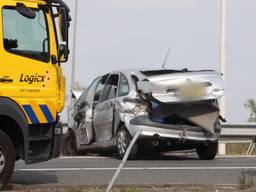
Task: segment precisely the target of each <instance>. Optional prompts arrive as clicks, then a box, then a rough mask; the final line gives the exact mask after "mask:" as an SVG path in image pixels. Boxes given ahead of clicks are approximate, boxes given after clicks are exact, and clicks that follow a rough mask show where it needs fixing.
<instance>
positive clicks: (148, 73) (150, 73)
mask: <svg viewBox="0 0 256 192" xmlns="http://www.w3.org/2000/svg"><path fill="white" fill-rule="evenodd" d="M201 71H211V70H201ZM201 71H190V70H188V69H182V70H170V69H166V70H149V71H140V72H141V73H142V74H143V75H145V76H148V77H150V76H156V75H166V74H173V73H186V72H201Z"/></svg>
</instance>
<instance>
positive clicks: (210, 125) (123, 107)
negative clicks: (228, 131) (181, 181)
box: [63, 69, 224, 160]
mask: <svg viewBox="0 0 256 192" xmlns="http://www.w3.org/2000/svg"><path fill="white" fill-rule="evenodd" d="M223 94H224V82H223V79H222V77H221V74H220V73H218V72H215V71H210V70H204V71H189V70H188V69H183V70H167V69H165V70H124V71H117V72H111V73H109V74H106V75H103V76H100V77H97V78H96V79H95V80H94V81H93V83H92V84H91V85H90V87H89V88H88V89H87V90H86V91H84V93H83V94H82V95H81V96H80V97H79V99H78V100H77V102H76V103H75V104H74V106H73V109H72V112H71V113H70V122H69V130H68V133H67V134H66V135H65V138H64V141H63V153H64V155H76V154H79V153H80V154H81V153H82V154H85V153H88V152H91V153H100V154H105V153H115V152H117V154H118V156H119V157H120V158H122V157H123V156H124V154H125V152H126V149H127V148H128V145H129V143H130V141H131V139H132V137H133V136H134V135H135V134H136V132H137V131H138V130H139V129H142V133H141V135H140V137H139V140H138V141H137V143H136V144H135V146H134V147H133V149H132V151H131V153H130V156H129V159H135V158H136V156H137V155H138V154H145V153H155V152H163V151H177V150H190V149H191V150H192V149H196V151H197V154H198V156H199V158H200V159H205V160H211V159H214V158H215V156H216V154H217V151H218V139H219V137H220V132H221V127H220V121H221V120H223V118H222V117H221V116H220V110H219V105H218V100H219V99H220V98H221V97H222V96H223Z"/></svg>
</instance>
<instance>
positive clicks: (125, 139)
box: [116, 126, 138, 160]
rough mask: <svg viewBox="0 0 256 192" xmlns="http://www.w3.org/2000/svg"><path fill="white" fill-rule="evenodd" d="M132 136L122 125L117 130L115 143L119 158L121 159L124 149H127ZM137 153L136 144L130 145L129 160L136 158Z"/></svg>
mask: <svg viewBox="0 0 256 192" xmlns="http://www.w3.org/2000/svg"><path fill="white" fill-rule="evenodd" d="M131 140H132V137H131V135H130V133H129V132H128V131H127V129H126V128H125V127H124V126H123V127H121V128H120V129H119V130H118V131H117V136H116V143H117V153H118V156H119V158H120V159H123V157H124V155H125V152H126V150H127V149H128V147H129V145H130V143H131ZM137 154H138V145H137V144H136V143H135V144H134V146H133V147H132V150H131V152H130V155H129V157H128V159H129V160H134V159H136V157H137Z"/></svg>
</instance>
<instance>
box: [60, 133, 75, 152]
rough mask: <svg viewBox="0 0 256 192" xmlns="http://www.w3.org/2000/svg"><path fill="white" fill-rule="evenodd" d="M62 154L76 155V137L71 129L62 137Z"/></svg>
mask: <svg viewBox="0 0 256 192" xmlns="http://www.w3.org/2000/svg"><path fill="white" fill-rule="evenodd" d="M62 155H64V156H75V155H77V148H76V137H75V135H74V133H73V132H71V131H69V132H68V133H67V134H66V135H65V136H64V137H63V143H62Z"/></svg>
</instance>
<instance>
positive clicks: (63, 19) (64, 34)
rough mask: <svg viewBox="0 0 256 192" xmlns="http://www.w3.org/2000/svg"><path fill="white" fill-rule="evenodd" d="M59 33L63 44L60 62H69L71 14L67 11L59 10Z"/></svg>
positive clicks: (60, 48) (60, 50)
mask: <svg viewBox="0 0 256 192" xmlns="http://www.w3.org/2000/svg"><path fill="white" fill-rule="evenodd" d="M58 18H59V31H60V38H61V41H62V43H61V44H60V45H59V61H60V62H66V61H67V60H68V55H69V49H68V30H69V21H70V18H69V14H68V12H67V10H66V9H64V8H58Z"/></svg>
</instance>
